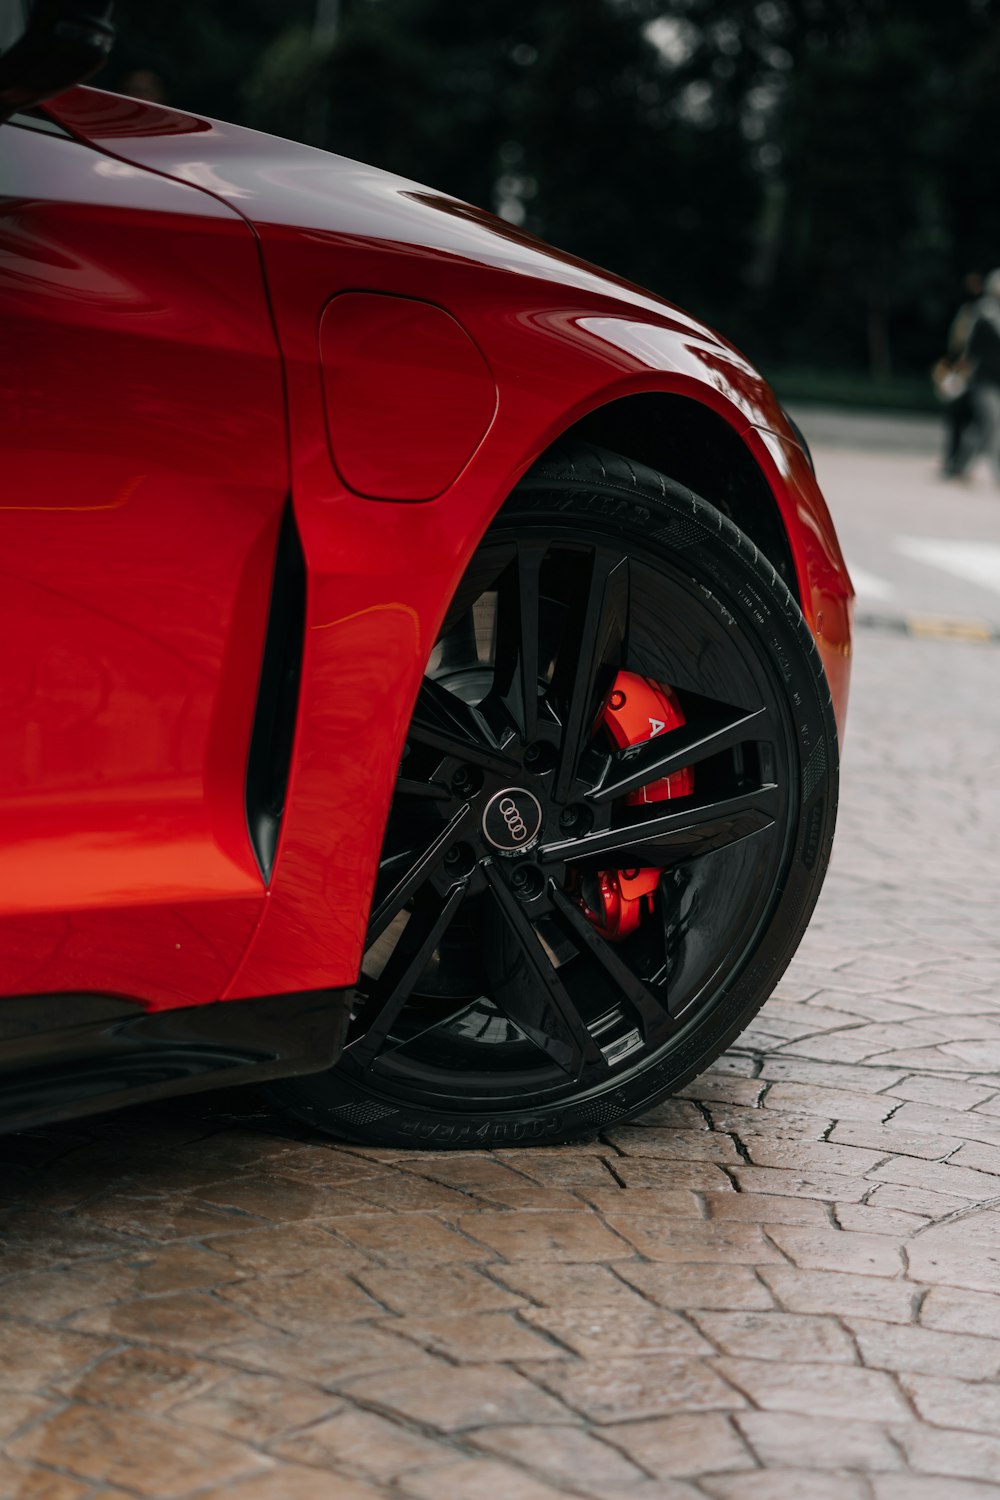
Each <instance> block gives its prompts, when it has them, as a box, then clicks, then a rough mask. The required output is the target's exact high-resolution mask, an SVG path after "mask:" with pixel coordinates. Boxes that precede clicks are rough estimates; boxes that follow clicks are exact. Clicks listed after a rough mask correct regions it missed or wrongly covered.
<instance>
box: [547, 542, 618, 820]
mask: <svg viewBox="0 0 1000 1500" xmlns="http://www.w3.org/2000/svg"><path fill="white" fill-rule="evenodd" d="M628 604H629V575H628V559H627V558H624V557H621V556H620V555H618V554H615V553H609V552H603V551H598V550H595V552H594V556H593V563H592V567H591V573H590V579H589V584H588V587H587V590H586V593H585V594H584V595H583V596H582V598H581V599H580V600H579V602H577V601H574V604H573V607H572V608H571V609H570V611H569V615H568V618H567V621H566V624H565V627H564V630H563V637H562V641H561V642H560V646H559V655H558V658H557V660H556V667H555V673H554V675H553V680H552V688H551V693H550V696H551V699H552V702H553V704H554V705H555V707H556V711H557V712H558V714H559V717H560V718H561V719H562V723H563V739H562V746H561V749H560V755H559V766H558V769H557V771H556V781H555V789H554V795H555V798H556V800H557V801H565V800H566V798H567V797H568V796H569V791H570V787H571V786H572V784H573V781H574V779H575V777H576V773H577V767H578V765H579V763H580V756H581V755H582V753H583V750H584V749H585V747H586V745H587V742H588V740H589V739H590V736H591V733H592V731H593V728H594V723H595V721H596V719H597V714H598V712H599V710H600V706H601V701H602V699H603V697H604V695H605V694H606V693H607V692H608V690H609V689H610V687H611V684H612V682H613V681H614V678H615V674H616V672H617V671H618V669H619V668H620V667H622V666H624V663H625V637H626V633H627V631H628Z"/></svg>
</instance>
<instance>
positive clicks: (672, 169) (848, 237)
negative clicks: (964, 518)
mask: <svg viewBox="0 0 1000 1500" xmlns="http://www.w3.org/2000/svg"><path fill="white" fill-rule="evenodd" d="M119 11H120V41H119V43H118V46H117V48H116V51H115V54H114V57H113V59H112V62H111V64H110V65H109V67H108V69H107V71H106V74H105V76H104V78H103V79H101V80H100V81H101V82H102V83H104V84H105V86H111V87H116V86H118V87H124V88H126V90H127V89H128V86H129V75H130V74H132V73H133V72H134V70H135V69H137V68H144V69H153V70H155V72H156V73H157V74H158V75H159V76H160V78H161V79H162V82H163V88H164V92H165V95H166V98H167V101H168V102H169V103H173V104H176V105H178V106H179V107H189V108H192V109H195V110H199V111H202V112H205V113H208V114H213V115H218V116H221V117H223V118H227V119H234V120H239V121H241V122H243V123H245V124H250V125H254V126H257V127H258V128H261V129H264V130H270V131H274V132H276V133H279V134H284V135H289V136H292V137H294V138H296V139H300V140H304V141H308V142H311V143H313V144H316V145H321V146H326V147H329V148H330V149H332V150H335V151H339V152H341V153H342V154H344V155H347V156H355V157H360V158H362V159H364V160H367V161H371V162H375V163H377V164H378V165H380V166H385V167H388V168H390V169H392V170H394V171H397V172H401V173H403V174H404V175H406V176H409V177H414V178H416V179H418V180H419V181H423V182H427V183H430V184H431V185H433V186H434V187H437V188H442V189H445V190H446V191H449V192H452V193H455V194H457V195H458V196H460V197H463V198H467V199H470V200H472V201H474V202H476V203H480V204H485V205H486V206H488V207H492V208H494V209H496V210H497V211H498V212H500V213H502V214H504V215H505V216H507V217H509V218H511V219H514V220H516V221H517V222H520V223H523V224H525V225H526V226H527V227H528V228H530V229H532V230H535V231H536V232H538V233H539V234H542V235H544V236H545V237H546V238H548V239H551V240H552V241H554V242H555V243H557V244H559V245H562V246H564V247H565V248H567V249H570V250H573V251H575V252H577V253H578V254H580V255H583V256H586V257H588V258H589V259H592V260H595V261H597V262H598V263H599V264H602V265H607V266H610V267H612V268H613V269H615V270H616V271H618V272H620V273H622V274H624V275H626V276H630V277H632V278H633V279H634V280H637V281H640V282H642V283H644V284H645V285H648V286H651V287H653V288H655V289H656V290H658V291H660V292H662V293H663V294H665V295H666V296H668V297H670V298H672V299H673V300H675V301H678V302H680V303H682V304H683V305H685V306H687V307H689V308H690V309H691V310H692V311H695V312H697V313H699V314H700V315H702V316H703V317H705V318H707V319H708V320H709V321H710V322H714V323H718V324H720V325H722V326H723V327H724V328H725V330H726V331H727V333H729V334H731V335H732V336H733V337H734V338H735V339H736V340H737V342H740V343H742V344H743V346H744V347H745V348H746V349H747V352H748V353H750V354H751V355H752V356H753V357H754V358H756V359H757V360H758V361H759V362H761V363H763V364H764V365H765V367H766V368H768V369H771V370H777V371H779V372H782V373H783V375H784V380H785V386H786V388H787V387H788V385H789V384H792V385H799V386H801V385H802V384H803V383H804V384H805V385H808V384H809V383H810V381H811V380H812V381H813V383H816V382H817V380H818V381H819V383H820V385H822V382H823V380H824V379H825V380H826V382H827V384H828V385H829V383H830V379H831V374H830V372H838V371H842V372H845V374H846V376H847V384H848V385H849V386H853V387H855V388H857V389H859V390H860V389H863V388H864V387H865V385H866V383H867V388H868V389H870V390H875V389H879V388H880V389H882V390H883V391H888V392H890V393H891V392H892V391H900V392H903V394H904V396H905V394H906V393H907V391H920V390H921V389H922V381H923V376H924V372H925V371H926V368H927V366H928V364H929V363H930V362H931V361H932V359H933V358H934V357H935V355H936V354H937V353H938V352H939V350H940V347H941V344H942V341H943V337H944V331H945V329H946V327H947V323H948V319H949V316H950V314H951V312H952V310H953V306H954V303H955V301H956V298H957V296H958V295H959V282H960V278H961V275H962V273H963V272H964V271H967V270H970V269H989V268H990V267H991V266H993V265H995V264H1000V195H998V192H997V184H998V176H1000V174H998V171H997V167H998V156H1000V90H998V87H997V84H998V79H1000V0H949V3H947V4H943V3H942V0H673V3H665V0H340V3H339V5H338V4H334V3H332V0H120V6H119ZM817 372H819V373H818V374H817ZM907 376H909V377H910V384H909V385H908V384H907V380H906V377H907Z"/></svg>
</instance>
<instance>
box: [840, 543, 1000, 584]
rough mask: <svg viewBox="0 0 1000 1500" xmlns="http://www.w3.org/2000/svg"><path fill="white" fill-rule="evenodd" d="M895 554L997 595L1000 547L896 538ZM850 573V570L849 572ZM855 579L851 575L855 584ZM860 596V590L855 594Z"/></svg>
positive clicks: (999, 572)
mask: <svg viewBox="0 0 1000 1500" xmlns="http://www.w3.org/2000/svg"><path fill="white" fill-rule="evenodd" d="M893 547H894V548H895V550H896V551H897V552H899V553H901V554H902V556H903V557H909V558H912V559H913V561H914V562H920V563H925V564H927V565H928V566H930V567H932V568H941V569H942V570H943V571H944V572H945V573H951V574H953V575H954V577H956V578H962V579H964V580H965V582H966V583H974V584H976V585H977V587H979V588H984V589H991V590H992V591H993V593H995V594H1000V543H997V542H970V541H958V540H955V539H952V538H950V537H940V538H938V537H925V536H898V537H896V538H895V540H894V542H893ZM851 571H852V573H853V572H854V570H853V569H852V570H851ZM856 583H857V575H856V574H855V584H856ZM859 592H860V590H859Z"/></svg>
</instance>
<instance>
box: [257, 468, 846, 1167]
mask: <svg viewBox="0 0 1000 1500" xmlns="http://www.w3.org/2000/svg"><path fill="white" fill-rule="evenodd" d="M622 674H626V675H624V676H623V675H622ZM639 682H642V683H644V684H646V685H647V686H646V687H645V688H643V691H648V692H655V693H658V694H660V697H659V698H657V699H656V701H657V702H663V703H667V702H668V699H669V702H670V703H673V704H676V705H678V708H677V713H676V717H675V719H673V720H669V719H668V718H667V717H666V713H667V710H664V711H663V712H664V716H663V717H661V718H657V717H656V715H655V714H654V715H650V716H649V725H650V728H649V730H648V731H644V732H643V735H642V737H640V738H638V739H636V740H635V742H632V743H627V744H624V745H622V744H620V743H616V742H615V740H614V739H613V738H612V737H611V735H609V733H608V731H607V724H608V710H609V703H611V704H612V706H614V703H616V702H620V701H623V700H624V698H625V696H626V695H625V694H624V693H623V692H621V690H620V685H621V684H626V685H627V686H628V687H629V690H630V691H631V689H632V685H633V684H636V683H639ZM651 701H652V700H651ZM681 773H683V775H682V774H681ZM836 799H837V738H836V729H835V726H834V722H833V715H832V709H831V703H830V695H829V690H828V687H827V684H826V679H825V677H824V675H823V671H822V667H821V665H820V662H819V657H818V654H817V652H816V648H815V644H814V642H813V640H812V638H811V636H810V634H809V631H808V628H807V626H806V624H805V622H804V620H803V618H802V615H801V613H800V611H799V609H798V606H797V605H796V603H795V602H794V600H793V599H792V598H791V596H790V594H789V592H788V590H787V588H786V587H785V585H784V584H783V583H782V582H781V580H780V579H779V578H778V577H777V575H776V574H775V571H774V569H773V568H772V567H771V566H770V564H769V563H767V562H766V560H764V559H763V558H762V557H760V556H759V554H758V552H757V549H756V548H755V547H754V545H753V543H752V542H750V541H749V540H748V539H747V538H746V537H745V536H743V534H742V533H741V532H739V531H738V530H737V529H736V527H735V526H733V525H732V524H731V523H730V522H729V521H728V520H726V519H725V518H724V517H723V516H722V515H721V514H720V513H719V512H718V511H717V510H715V509H714V508H713V507H712V506H711V505H709V504H708V503H707V502H705V501H703V500H701V499H699V498H698V497H696V496H693V495H692V494H690V492H689V491H687V490H684V489H682V488H681V487H680V486H678V485H675V484H673V483H672V482H671V481H669V480H667V479H665V478H664V477H662V476H661V475H659V474H656V473H654V472H653V471H652V470H649V469H645V468H643V467H642V466H640V465H637V464H633V463H631V462H629V461H627V460H625V459H623V458H620V457H618V456H617V455H615V454H610V453H606V452H603V451H602V450H598V449H595V448H592V447H589V446H588V447H578V448H575V449H573V450H570V451H566V452H564V453H562V454H559V455H557V456H555V457H553V458H549V459H546V460H545V461H543V462H542V463H541V464H539V465H538V466H536V468H535V469H533V470H532V471H531V472H530V473H529V474H528V475H527V476H526V478H525V480H524V481H523V482H522V483H521V485H520V486H519V487H518V489H517V490H516V491H515V493H514V495H513V496H512V497H511V500H510V501H509V502H508V504H507V505H506V506H505V507H504V510H503V511H502V512H501V514H500V516H499V517H498V519H497V521H496V523H495V524H494V526H493V527H492V528H491V529H490V531H489V532H488V533H487V535H486V537H485V539H484V541H483V544H482V545H481V547H480V548H479V550H478V551H477V552H476V554H475V556H474V558H473V560H472V563H471V565H470V567H469V568H468V570H467V572H466V575H465V578H464V579H463V582H462V584H461V586H460V588H459V590H458V593H457V595H456V597H455V599H454V601H453V603H452V606H451V608H450V610H449V612H448V616H447V619H446V621H445V623H444V626H443V629H442V632H441V635H440V637H439V640H438V643H437V646H436V647H435V650H434V652H433V654H432V657H431V660H430V662H429V663H428V667H427V672H426V675H425V677H424V682H423V686H422V689H421V692H420V695H419V698H418V701H417V705H416V710H415V712H414V716H413V722H412V725H411V728H410V733H409V737H408V740H407V745H406V750H405V752H404V756H403V760H402V763H401V766H400V771H399V778H398V781H397V786H396V795H395V799H394V802H393V806H392V810H391V814H390V818H389V823H388V827H387V830H386V836H385V843H384V848H383V853H382V860H381V865H380V870H379V878H378V883H377V888H376V893H375V900H374V903H373V908H372V913H371V919H370V925H369V931H368V942H367V948H366V952H365V957H364V962H363V967H362V974H361V977H360V980H359V983H358V986H357V992H356V1000H355V1005H354V1010H353V1017H352V1021H351V1027H350V1031H349V1034H348V1041H347V1046H346V1049H345V1052H344V1055H343V1057H342V1058H341V1060H340V1062H339V1063H338V1064H337V1066H336V1067H335V1068H333V1069H331V1070H330V1071H329V1072H327V1073H323V1074H317V1075H313V1076H311V1077H305V1078H300V1079H294V1080H289V1081H288V1082H286V1083H284V1084H282V1085H280V1086H279V1087H278V1092H279V1095H280V1097H281V1098H282V1100H283V1102H285V1103H286V1104H288V1105H290V1106H291V1107H292V1109H293V1110H294V1111H295V1113H296V1114H298V1115H299V1116H300V1117H301V1118H303V1119H305V1120H307V1121H308V1122H309V1123H311V1124H313V1125H315V1126H317V1127H318V1128H321V1129H323V1130H326V1131H329V1132H332V1133H334V1134H336V1135H340V1136H346V1137H349V1138H351V1139H355V1140H363V1141H365V1142H367V1143H369V1144H377V1145H399V1144H410V1145H426V1144H431V1145H441V1146H474V1145H477V1144H478V1145H483V1144H491V1143H494V1144H503V1143H514V1142H518V1141H521V1142H526V1143H527V1142H551V1141H563V1140H567V1139H571V1138H573V1137H575V1136H579V1135H583V1134H587V1133H593V1132H594V1131H595V1130H596V1129H600V1128H602V1127H606V1126H608V1125H610V1124H612V1123H614V1122H617V1121H621V1120H625V1119H627V1118H629V1117H630V1116H632V1115H635V1114H638V1113H640V1112H641V1111H642V1110H644V1109H647V1108H649V1107H650V1106H651V1105H652V1104H654V1103H656V1102H657V1101H658V1100H659V1099H661V1098H662V1097H663V1096H664V1095H665V1094H668V1093H670V1092H672V1091H673V1090H674V1089H675V1088H677V1087H679V1086H680V1085H682V1084H683V1083H685V1082H686V1081H687V1080H688V1079H689V1078H691V1077H692V1076H694V1074H695V1073H697V1072H698V1071H699V1070H700V1069H702V1068H704V1067H705V1066H706V1065H707V1064H708V1063H709V1062H710V1061H711V1060H712V1059H713V1058H714V1057H716V1056H717V1055H718V1054H719V1053H720V1052H721V1051H722V1050H723V1049H724V1048H725V1047H726V1046H727V1045H728V1043H729V1042H730V1041H731V1040H732V1039H733V1038H734V1037H735V1036H736V1035H737V1034H738V1033H739V1031H740V1030H742V1028H743V1027H744V1026H745V1025H746V1024H747V1022H748V1021H749V1020H750V1019H751V1017H752V1016H753V1015H754V1014H755V1012H756V1011H757V1010H758V1008H759V1007H760V1006H761V1005H762V1004H763V1002H764V1000H765V999H766V998H767V996H768V994H769V993H770V992H771V990H772V989H773V987H774V985H775V984H776V982H777V980H778V978H779V977H780V975H781V973H782V971H783V970H784V968H785V966H786V965H787V963H788V961H789V959H790V958H791V956H792V954H793V953H794V951H795V948H796V946H797V944H798V942H799V940H800V938H801V936H802V933H803V931H804V929H805V926H806V923H807V921H808V918H809V915H810V913H811V911H812V908H813V906H814V904H815V901H816V898H817V896H818V894H819V889H820V886H821V884H822V880H823V876H824V873H825V870H826V865H827V861H828V858H829V850H830V844H831V841H832V838H833V828H834V820H835V812H836ZM640 875H648V876H649V877H650V878H649V879H648V881H647V882H646V885H647V887H648V891H649V893H648V894H647V895H644V896H643V897H642V898H641V903H642V904H641V906H635V905H632V906H630V907H629V913H630V918H629V920H628V921H623V920H622V919H621V918H620V917H616V916H615V912H617V911H619V909H620V907H621V906H624V905H625V904H626V903H625V900H624V896H623V893H627V892H628V891H629V890H630V889H632V887H631V886H629V881H631V880H634V879H635V878H636V877H637V876H640ZM644 889H645V887H644ZM602 892H603V893H604V894H603V896H602V894H601V893H602ZM609 892H610V896H609V895H608V893H609ZM616 901H619V906H617V907H616V906H615V904H614V903H615V902H616ZM602 902H603V903H604V904H603V905H602ZM616 923H617V925H615V924H616Z"/></svg>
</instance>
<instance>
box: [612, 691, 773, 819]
mask: <svg viewBox="0 0 1000 1500" xmlns="http://www.w3.org/2000/svg"><path fill="white" fill-rule="evenodd" d="M770 719H771V716H770V713H769V711H768V710H767V709H766V708H757V709H754V710H753V712H752V713H736V714H729V715H727V716H726V717H722V716H719V717H717V718H712V719H710V720H708V721H707V722H706V721H705V720H704V719H703V720H701V721H700V722H699V723H695V724H683V725H681V726H680V728H678V729H671V730H670V732H669V733H668V734H665V735H664V736H663V738H662V739H660V738H656V739H652V740H643V741H642V742H641V743H640V744H638V745H629V746H628V747H627V748H626V749H624V750H621V751H619V752H618V754H617V755H614V756H612V758H611V760H610V762H609V766H608V770H607V772H606V773H605V776H604V778H603V780H602V781H601V784H600V786H598V787H597V788H596V789H595V790H594V791H593V792H592V793H591V794H590V800H591V801H593V802H613V801H615V800H616V798H618V797H624V796H627V795H628V793H629V792H637V791H639V790H641V788H642V787H644V786H648V785H649V783H650V782H651V781H659V780H661V779H662V778H663V777H665V776H671V775H673V774H674V772H675V771H683V770H684V769H685V767H687V766H694V765H697V764H698V762H699V761H703V760H708V759H709V757H710V756H713V755H718V754H719V753H720V751H722V750H731V749H733V748H734V746H736V745H740V744H743V743H744V742H745V741H746V740H753V739H764V738H766V737H767V735H768V733H769V730H770Z"/></svg>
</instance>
